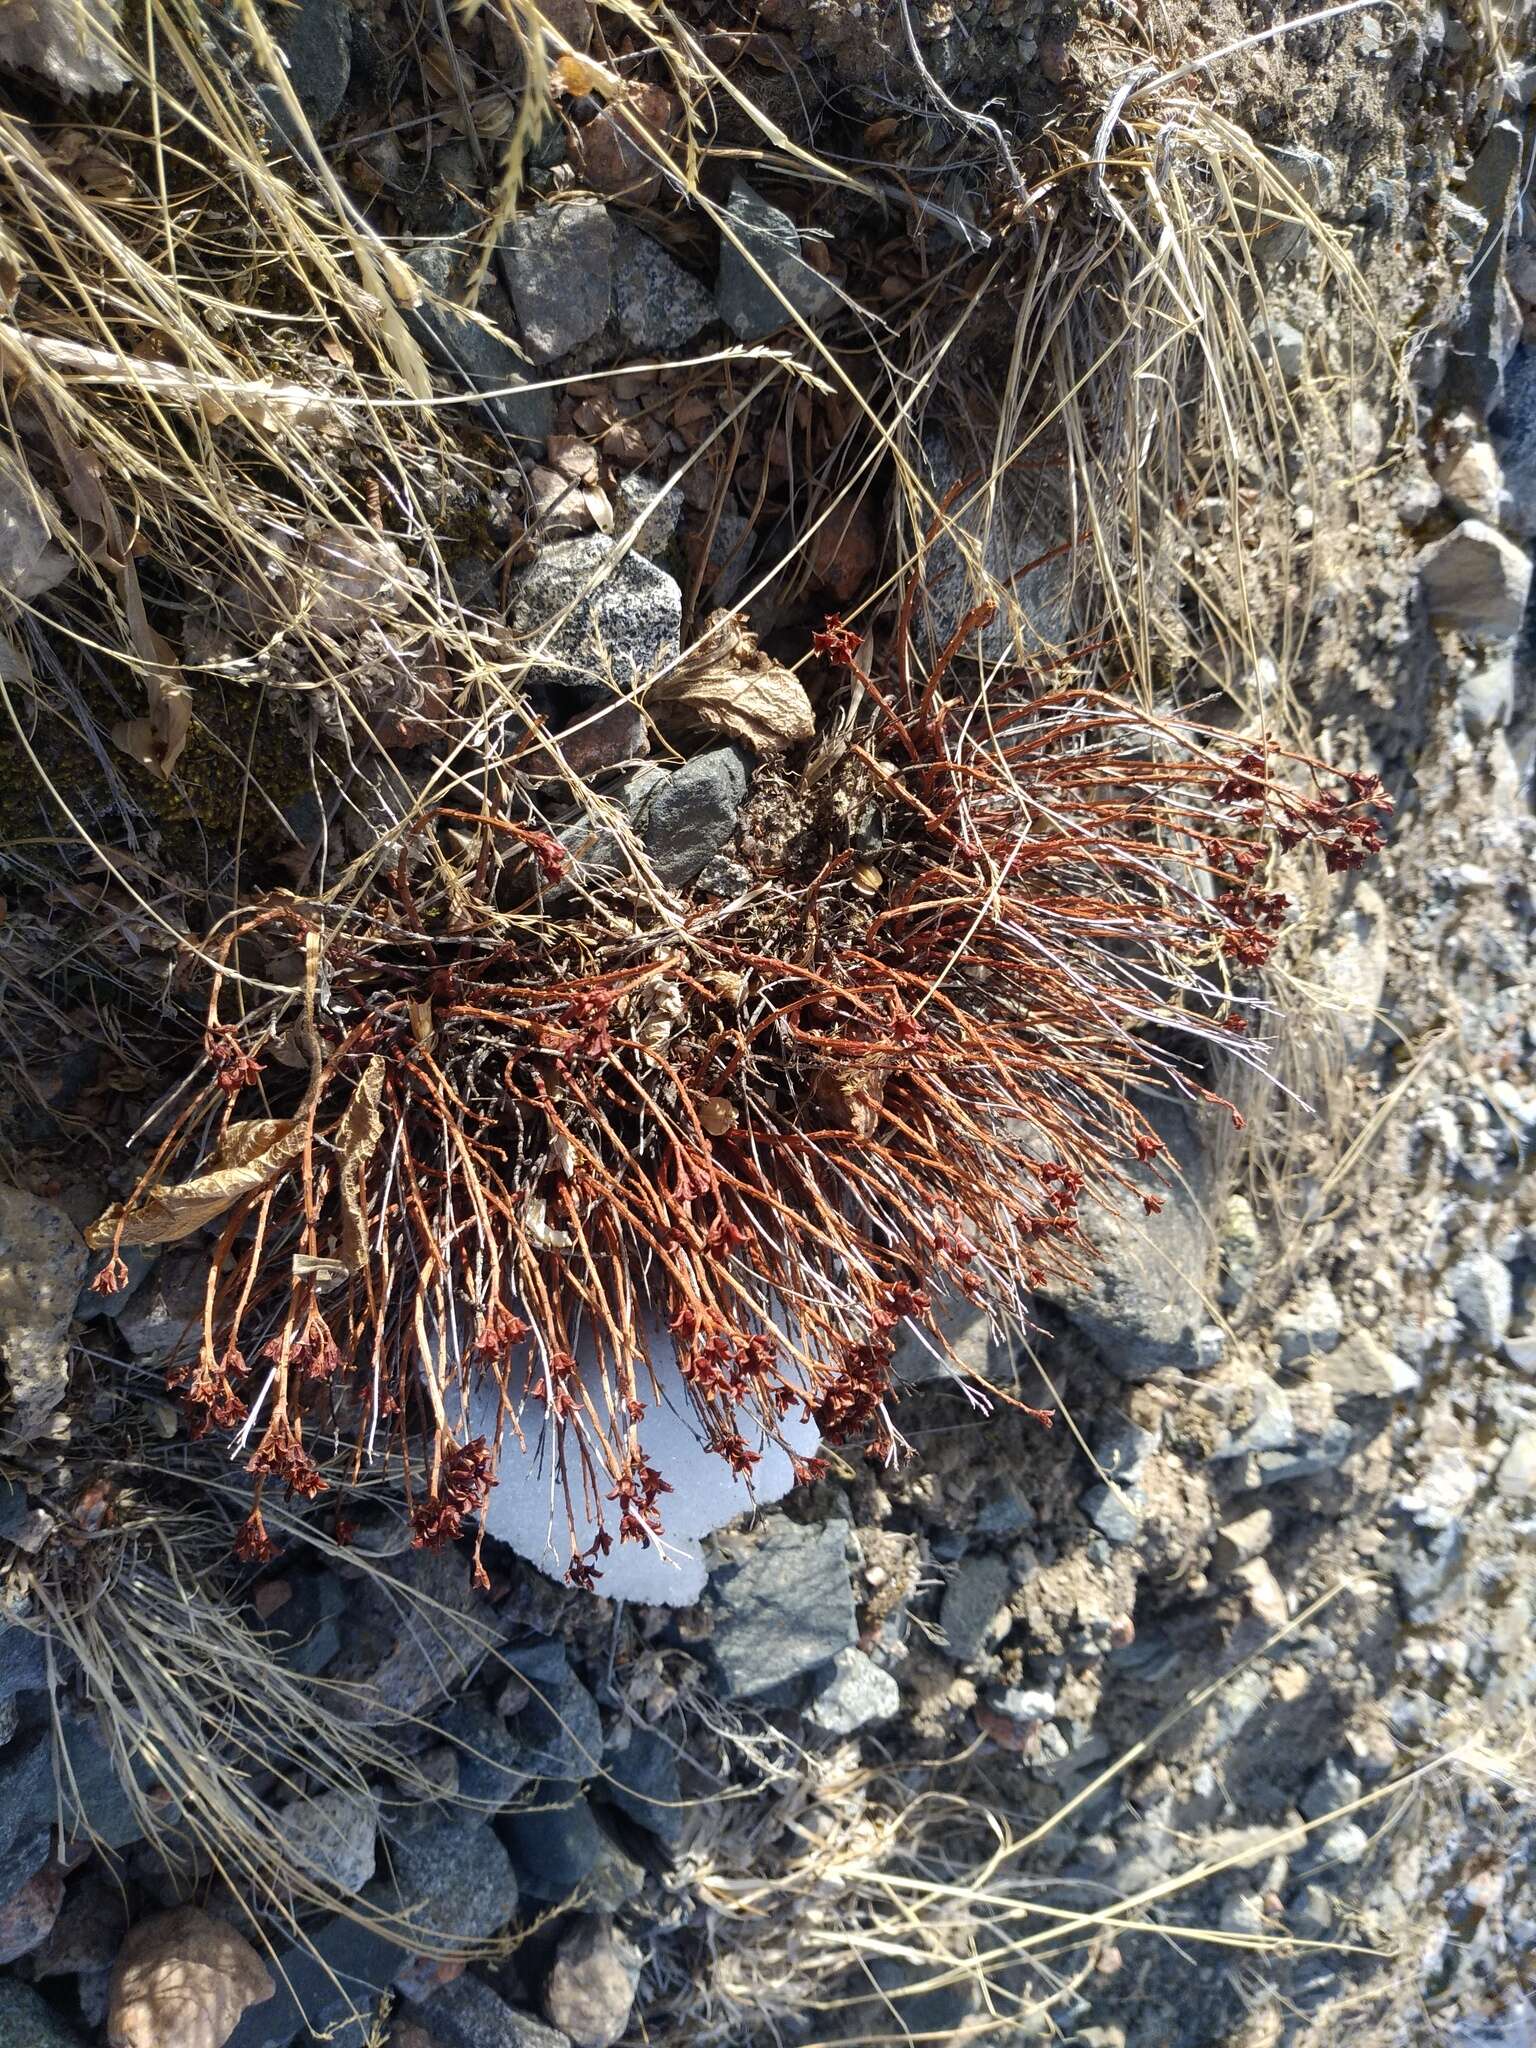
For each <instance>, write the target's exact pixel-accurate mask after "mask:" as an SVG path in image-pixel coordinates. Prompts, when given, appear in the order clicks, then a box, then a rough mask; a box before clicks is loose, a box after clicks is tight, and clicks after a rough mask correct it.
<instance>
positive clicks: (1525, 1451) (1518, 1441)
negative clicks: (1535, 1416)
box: [1494, 1424, 1536, 1500]
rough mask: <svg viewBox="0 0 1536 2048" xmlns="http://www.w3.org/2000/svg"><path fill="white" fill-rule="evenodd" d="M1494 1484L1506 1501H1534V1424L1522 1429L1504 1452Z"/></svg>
mask: <svg viewBox="0 0 1536 2048" xmlns="http://www.w3.org/2000/svg"><path fill="white" fill-rule="evenodd" d="M1494 1483H1495V1485H1496V1486H1497V1487H1498V1489H1499V1492H1500V1493H1502V1494H1503V1496H1504V1498H1505V1499H1506V1500H1536V1424H1533V1425H1532V1426H1531V1427H1529V1428H1527V1429H1522V1430H1521V1431H1520V1433H1519V1435H1518V1436H1517V1437H1516V1438H1515V1440H1514V1442H1513V1443H1512V1444H1511V1445H1510V1447H1509V1449H1508V1450H1507V1451H1506V1452H1505V1454H1504V1459H1503V1462H1502V1463H1501V1464H1500V1466H1499V1471H1498V1477H1497V1479H1496V1480H1495V1482H1494Z"/></svg>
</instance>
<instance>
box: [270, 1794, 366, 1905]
mask: <svg viewBox="0 0 1536 2048" xmlns="http://www.w3.org/2000/svg"><path fill="white" fill-rule="evenodd" d="M282 1826H283V1834H284V1836H285V1838H286V1840H287V1843H288V1846H289V1848H290V1849H292V1851H293V1853H294V1855H295V1856H296V1857H297V1858H298V1860H299V1862H300V1863H302V1864H303V1866H304V1868H305V1869H306V1870H308V1871H309V1872H310V1873H311V1875H312V1876H314V1877H315V1878H317V1879H318V1880H319V1882H320V1883H321V1884H323V1885H333V1886H335V1888H336V1889H337V1890H338V1891H343V1892H360V1891H361V1890H362V1889H363V1887H364V1885H366V1884H367V1883H368V1881H369V1880H370V1878H371V1877H372V1876H373V1871H374V1865H375V1863H376V1862H377V1861H378V1850H377V1846H376V1845H377V1841H378V1833H379V1808H378V1802H377V1800H375V1799H373V1798H372V1797H371V1796H369V1795H366V1794H364V1793H362V1792H357V1791H351V1790H348V1789H344V1788H339V1787H338V1788H333V1789H331V1790H329V1791H325V1792H317V1793H315V1794H314V1795H313V1797H311V1798H308V1799H296V1800H294V1802H293V1804H292V1805H291V1806H287V1807H285V1808H284V1809H283V1816H282Z"/></svg>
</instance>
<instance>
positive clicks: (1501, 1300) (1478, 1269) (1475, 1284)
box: [1448, 1251, 1514, 1351]
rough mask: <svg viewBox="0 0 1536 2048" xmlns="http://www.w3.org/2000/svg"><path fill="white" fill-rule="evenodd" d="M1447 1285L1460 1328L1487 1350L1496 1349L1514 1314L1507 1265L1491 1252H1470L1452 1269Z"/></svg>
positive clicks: (1512, 1293)
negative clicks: (1454, 1305) (1460, 1324)
mask: <svg viewBox="0 0 1536 2048" xmlns="http://www.w3.org/2000/svg"><path fill="white" fill-rule="evenodd" d="M1448 1285H1449V1287H1450V1293H1451V1299H1452V1301H1454V1302H1455V1304H1456V1313H1457V1315H1458V1316H1459V1317H1460V1318H1461V1321H1462V1325H1463V1327H1464V1328H1465V1329H1466V1330H1467V1331H1468V1333H1469V1334H1470V1335H1471V1336H1473V1337H1475V1338H1476V1339H1477V1340H1478V1342H1479V1343H1480V1344H1482V1345H1483V1346H1484V1347H1485V1348H1486V1349H1488V1350H1490V1351H1495V1350H1497V1349H1498V1347H1499V1345H1500V1344H1502V1343H1503V1341H1504V1339H1505V1338H1506V1337H1507V1336H1508V1334H1509V1324H1510V1317H1511V1316H1512V1314H1513V1313H1514V1283H1513V1281H1512V1280H1511V1279H1510V1273H1509V1268H1508V1266H1506V1265H1505V1264H1504V1262H1503V1260H1502V1259H1496V1258H1495V1257H1494V1255H1493V1253H1492V1252H1487V1251H1478V1252H1469V1253H1468V1254H1467V1256H1466V1257H1465V1258H1463V1259H1458V1260H1457V1262H1456V1264H1455V1265H1454V1266H1453V1267H1452V1268H1451V1272H1450V1278H1449V1282H1448Z"/></svg>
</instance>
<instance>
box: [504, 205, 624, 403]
mask: <svg viewBox="0 0 1536 2048" xmlns="http://www.w3.org/2000/svg"><path fill="white" fill-rule="evenodd" d="M613 244H614V233H613V222H612V221H611V220H610V218H609V215H608V209H607V207H606V206H604V205H603V204H602V202H601V201H600V200H597V199H572V200H569V201H565V202H561V203H560V204H557V205H544V206H539V207H536V208H535V209H534V211H533V212H531V213H525V214H520V215H519V216H518V217H517V219H516V220H514V221H513V222H512V224H511V226H510V227H509V228H508V229H507V230H506V232H505V234H504V235H503V236H502V238H501V247H502V250H503V251H504V253H505V254H506V256H507V257H508V258H509V260H510V265H511V290H512V303H513V305H514V306H515V308H516V310H517V325H518V332H519V334H520V335H521V336H522V341H523V346H524V348H525V349H526V350H527V351H528V355H529V357H530V358H531V360H532V361H534V362H535V363H551V362H553V361H555V359H556V358H557V357H559V356H565V355H569V354H570V353H571V351H572V350H573V349H576V348H579V347H580V346H581V344H582V343H583V342H584V341H588V340H590V339H591V337H592V336H593V335H594V334H596V333H597V332H598V331H599V329H600V328H602V327H604V326H605V325H606V324H607V320H608V312H609V307H610V305H611V303H612V298H613Z"/></svg>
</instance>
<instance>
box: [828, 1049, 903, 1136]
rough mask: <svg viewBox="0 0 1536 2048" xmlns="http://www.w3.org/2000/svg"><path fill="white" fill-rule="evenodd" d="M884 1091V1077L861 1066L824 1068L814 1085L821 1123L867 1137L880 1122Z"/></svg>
mask: <svg viewBox="0 0 1536 2048" xmlns="http://www.w3.org/2000/svg"><path fill="white" fill-rule="evenodd" d="M884 1094H885V1082H884V1080H883V1078H882V1077H881V1076H880V1075H879V1074H878V1073H873V1072H861V1071H860V1069H859V1068H857V1067H823V1068H822V1070H821V1072H820V1073H819V1074H818V1075H817V1076H816V1079H815V1082H814V1083H813V1085H812V1088H811V1100H812V1102H813V1103H814V1104H815V1107H816V1110H817V1113H818V1115H819V1117H820V1120H821V1122H822V1123H823V1124H824V1125H831V1126H832V1127H833V1128H835V1129H837V1130H840V1131H852V1132H853V1133H854V1135H855V1137H859V1138H867V1137H868V1136H869V1134H870V1132H871V1131H872V1130H873V1129H874V1128H875V1126H876V1125H877V1124H878V1123H879V1121H880V1103H881V1099H882V1098H883V1096H884Z"/></svg>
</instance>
